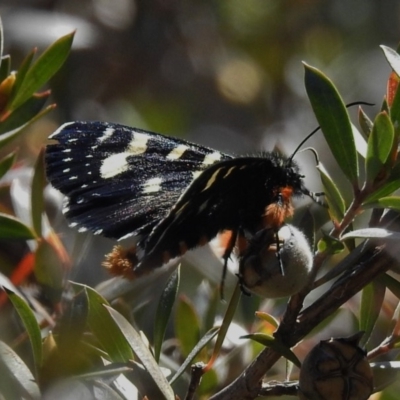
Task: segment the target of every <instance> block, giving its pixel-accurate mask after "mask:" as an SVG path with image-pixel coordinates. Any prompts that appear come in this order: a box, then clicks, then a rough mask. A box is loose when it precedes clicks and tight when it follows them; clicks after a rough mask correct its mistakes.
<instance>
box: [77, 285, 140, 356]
mask: <svg viewBox="0 0 400 400" xmlns="http://www.w3.org/2000/svg"><path fill="white" fill-rule="evenodd" d="M74 285H75V286H76V287H82V288H83V289H84V290H85V291H86V295H87V298H88V304H89V312H88V323H89V326H90V330H91V331H92V333H93V334H94V335H95V336H96V337H97V339H98V340H99V342H100V343H101V344H102V346H103V349H104V350H105V351H106V352H107V353H108V356H109V357H110V359H111V361H114V362H127V361H129V360H131V359H133V352H132V349H131V346H130V345H129V343H128V340H127V338H126V337H125V336H124V334H123V333H122V332H121V330H120V329H119V327H118V325H117V324H116V323H115V321H114V319H113V318H112V317H111V316H110V313H109V312H108V311H107V310H106V309H105V308H104V307H105V306H108V302H107V300H105V299H104V298H103V297H102V296H100V295H99V294H98V293H97V292H96V291H95V290H93V289H92V288H90V287H88V286H84V285H78V284H76V283H75V284H74Z"/></svg>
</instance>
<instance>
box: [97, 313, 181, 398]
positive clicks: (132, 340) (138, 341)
mask: <svg viewBox="0 0 400 400" xmlns="http://www.w3.org/2000/svg"><path fill="white" fill-rule="evenodd" d="M104 307H105V308H106V309H107V311H108V312H109V313H110V316H111V317H112V319H113V320H114V322H115V323H116V324H117V326H118V327H119V329H120V330H121V332H122V334H123V335H124V337H125V338H126V340H127V342H128V343H129V345H130V346H131V348H132V350H133V351H134V353H135V354H136V356H137V357H138V358H139V360H140V361H141V362H142V364H143V366H144V367H145V368H146V370H147V371H148V373H149V375H150V376H151V378H152V379H153V380H154V383H155V384H156V386H157V387H158V389H159V390H160V392H161V393H162V394H163V396H164V398H165V399H167V400H175V395H174V392H173V390H172V388H171V386H170V385H169V383H168V382H167V380H166V378H165V376H164V375H163V373H162V372H161V370H160V368H159V366H158V365H157V363H156V361H155V359H154V357H153V355H152V354H151V352H150V350H149V348H148V347H147V345H145V343H144V342H143V340H142V338H141V336H140V334H139V333H138V332H136V330H135V329H134V328H133V326H132V325H131V324H130V323H129V322H128V321H127V320H126V319H125V318H124V317H123V316H122V315H121V314H120V313H118V312H117V311H116V310H114V309H112V308H111V307H108V306H104Z"/></svg>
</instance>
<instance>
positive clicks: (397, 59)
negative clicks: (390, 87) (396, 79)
mask: <svg viewBox="0 0 400 400" xmlns="http://www.w3.org/2000/svg"><path fill="white" fill-rule="evenodd" d="M380 48H381V49H382V50H383V53H384V54H385V57H386V60H387V61H388V63H389V64H390V66H391V67H392V69H393V71H394V72H396V74H397V75H398V76H400V55H399V54H398V53H397V52H396V51H395V50H393V49H391V48H390V47H387V46H383V45H382V46H380Z"/></svg>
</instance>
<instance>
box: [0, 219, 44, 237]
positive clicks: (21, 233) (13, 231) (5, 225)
mask: <svg viewBox="0 0 400 400" xmlns="http://www.w3.org/2000/svg"><path fill="white" fill-rule="evenodd" d="M35 238H36V235H35V233H34V232H33V231H32V229H31V228H29V227H28V226H26V225H25V224H23V223H22V222H21V221H20V220H18V219H17V218H15V217H13V216H11V215H8V214H3V213H0V239H24V240H27V239H35Z"/></svg>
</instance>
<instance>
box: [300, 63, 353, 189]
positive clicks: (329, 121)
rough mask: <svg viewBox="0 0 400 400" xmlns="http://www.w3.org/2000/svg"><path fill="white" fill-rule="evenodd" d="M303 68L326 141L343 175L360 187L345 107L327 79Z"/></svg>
mask: <svg viewBox="0 0 400 400" xmlns="http://www.w3.org/2000/svg"><path fill="white" fill-rule="evenodd" d="M304 66H305V86H306V90H307V94H308V97H309V99H310V102H311V106H312V108H313V110H314V114H315V116H316V118H317V120H318V123H319V125H320V126H321V130H322V132H323V134H324V136H325V139H326V141H327V143H328V145H329V147H330V149H331V151H332V154H333V156H334V157H335V159H336V161H337V163H338V165H339V166H340V168H341V169H342V171H343V172H344V174H345V175H346V176H347V178H348V179H349V180H350V182H351V183H352V185H353V187H358V161H357V151H356V146H355V142H354V137H353V131H352V127H351V122H350V118H349V115H348V112H347V109H346V106H345V104H344V102H343V100H342V98H341V97H340V94H339V92H338V91H337V89H336V87H335V86H334V84H333V83H332V81H331V80H330V79H329V78H328V77H326V76H325V75H324V74H323V73H322V72H321V71H319V70H318V69H316V68H313V67H311V66H309V65H307V64H304Z"/></svg>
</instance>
